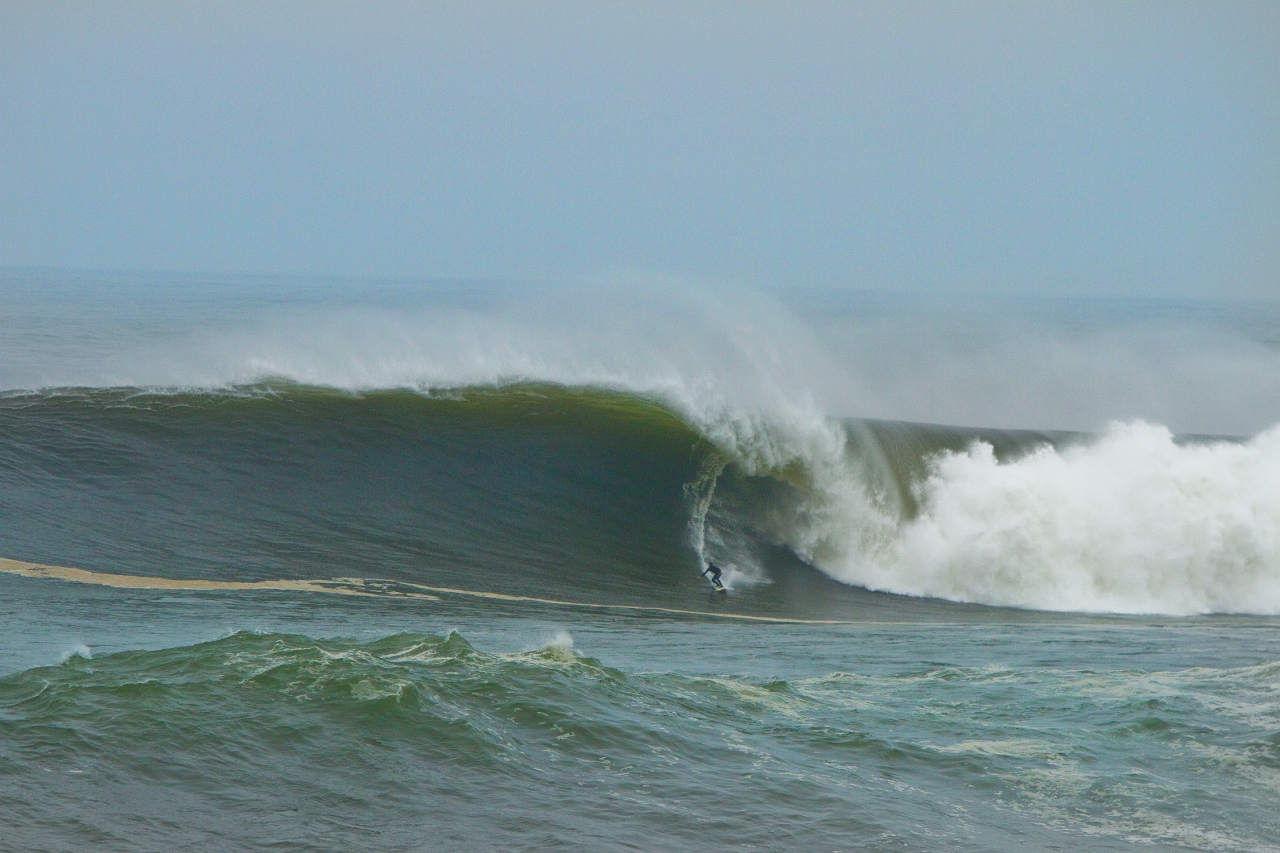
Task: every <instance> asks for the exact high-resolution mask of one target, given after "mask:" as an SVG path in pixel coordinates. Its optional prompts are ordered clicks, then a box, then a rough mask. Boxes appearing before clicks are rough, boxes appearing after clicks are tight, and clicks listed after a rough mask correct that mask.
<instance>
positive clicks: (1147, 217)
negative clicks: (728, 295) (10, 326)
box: [0, 2, 1280, 299]
mask: <svg viewBox="0 0 1280 853" xmlns="http://www.w3.org/2000/svg"><path fill="white" fill-rule="evenodd" d="M0 22H2V24H3V25H2V26H0V266H36V267H82V268H95V269H122V270H144V271H145V270H184V271H193V272H202V273H214V274H232V273H236V274H238V273H272V274H301V275H337V276H395V277H411V278H413V277H423V278H477V277H479V278H506V279H519V278H538V279H548V278H570V279H587V278H593V277H596V278H600V277H616V276H620V275H645V276H663V277H673V278H677V279H679V278H690V279H704V280H712V281H717V282H729V283H747V284H767V285H795V286H805V287H838V288H850V289H867V290H877V289H881V290H910V291H916V292H923V293H936V294H944V293H945V294H954V293H959V292H970V291H974V292H987V293H1026V294H1044V295H1114V296H1138V297H1153V296H1155V297H1224V298H1235V299H1257V298H1262V299H1275V298H1278V297H1280V239H1277V235H1280V51H1277V50H1276V49H1275V45H1276V44H1277V43H1278V42H1280V5H1276V4H1270V3H1262V2H1257V3H1230V4H1191V3H1169V4H1163V5H1158V6H1157V5H1154V4H1136V3H1131V4H1114V3H1079V4H1071V5H1070V6H1055V5H1050V4H1036V5H1031V4H1019V3H980V4H960V3H920V4H911V5H910V6H900V5H897V4H889V3H810V4H804V5H803V7H801V6H799V5H793V4H774V3H698V4H677V3H644V4H640V3H635V4H631V3H620V4H609V5H605V4H591V3H566V2H531V3H524V4H520V5H518V6H517V5H514V4H501V3H435V4H430V5H427V4H414V3H392V2H387V3H378V4H365V3H348V2H336V3H329V4H324V5H322V6H321V5H309V4H301V3H270V4H255V3H233V2H221V3H168V4H134V3H117V4H110V5H108V4H92V3H87V2H11V3H7V4H6V5H5V7H4V9H3V11H0Z"/></svg>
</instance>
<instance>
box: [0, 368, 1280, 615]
mask: <svg viewBox="0 0 1280 853" xmlns="http://www.w3.org/2000/svg"><path fill="white" fill-rule="evenodd" d="M0 434H2V435H3V436H4V439H5V440H4V442H3V445H2V446H0V506H2V508H3V509H4V511H5V517H6V528H5V530H4V533H3V535H4V543H3V544H4V546H5V552H6V555H7V556H10V557H17V558H22V559H28V560H30V561H32V562H40V563H60V564H61V563H65V564H71V565H80V566H84V567H86V568H90V569H95V570H100V571H116V572H120V573H125V574H149V575H155V576H158V577H195V578H203V579H206V580H213V581H218V582H260V581H262V580H264V579H275V578H285V579H317V578H325V577H332V576H349V575H353V574H358V575H363V576H368V577H386V578H390V579H393V580H402V581H409V582H418V583H435V584H437V585H442V586H457V587H462V588H477V587H479V588H485V589H493V590H495V591H497V592H499V593H504V594H524V595H532V596H543V597H548V598H557V599H558V598H566V597H569V598H574V599H580V600H586V601H596V602H602V601H622V602H626V603H629V604H648V605H655V606H674V607H681V606H687V605H688V603H689V602H690V601H691V600H693V599H691V596H695V595H696V596H700V595H702V594H703V593H704V592H705V591H706V587H705V585H703V584H702V582H701V580H700V578H698V574H697V573H698V571H699V568H700V565H701V562H702V560H704V559H711V560H714V561H715V562H717V563H718V564H720V565H722V566H723V567H724V568H725V569H726V570H727V571H726V577H727V579H728V581H729V584H730V586H731V588H733V590H734V591H735V593H736V594H737V595H738V597H739V601H741V602H748V603H749V602H751V601H756V602H757V603H758V604H759V605H760V607H762V608H764V610H763V611H762V612H765V613H769V612H774V613H775V615H784V616H799V617H805V616H821V615H824V614H821V613H814V612H811V609H812V606H815V605H813V601H814V600H815V599H821V598H823V597H826V596H827V594H828V592H829V590H830V587H827V586H823V584H822V581H821V578H820V577H819V576H816V575H815V573H813V572H812V569H814V568H816V569H817V570H820V572H822V573H824V574H825V576H827V577H829V578H833V579H836V580H838V581H840V582H842V583H844V584H848V585H852V586H855V587H861V588H865V589H869V590H876V591H881V592H889V593H898V594H902V595H908V596H918V597H932V598H940V599H947V600H951V601H958V602H970V603H977V604H987V605H1005V606H1015V607H1021V608H1030V609H1037V610H1069V611H1086V612H1098V613H1163V614H1193V613H1255V614H1275V613H1280V429H1272V430H1269V431H1267V432H1265V433H1263V434H1261V435H1259V436H1257V437H1255V438H1253V439H1251V440H1247V441H1228V440H1196V441H1185V440H1179V439H1177V438H1176V437H1174V436H1173V435H1172V434H1170V432H1169V431H1168V430H1166V429H1164V428H1162V427H1158V426H1154V425H1150V424H1145V423H1140V422H1135V423H1128V424H1116V425H1113V426H1112V427H1110V428H1109V429H1108V430H1107V431H1106V432H1105V433H1103V434H1101V435H1096V436H1086V435H1081V434H1068V433H1033V432H1018V431H1008V430H993V429H959V428H944V427H936V426H926V425H916V424H903V423H894V422H879V421H833V420H831V419H828V418H825V417H823V416H822V415H821V414H820V413H818V412H817V411H816V410H813V409H812V408H806V407H804V406H787V407H780V408H779V407H774V408H773V409H770V410H768V411H766V412H760V411H752V410H744V409H740V408H735V407H733V406H729V405H727V404H724V405H720V404H716V405H710V404H708V405H701V404H697V402H696V401H694V400H692V399H691V398H690V397H689V396H688V394H687V393H685V392H683V391H682V392H681V393H680V394H664V392H663V391H662V390H661V389H648V390H645V391H643V392H640V391H627V390H625V389H619V388H569V387H564V386H559V385H549V384H516V385H507V386H503V385H496V386H495V385H486V386H481V387H468V388H451V389H439V388H435V389H425V390H411V391H405V390H384V391H376V390H374V391H362V392H350V391H337V390H333V389H326V388H316V387H307V386H298V385H293V384H290V383H285V382H273V383H267V384H256V385H248V386H234V387H230V388H222V389H213V390H176V391H165V392H160V391H155V390H146V389H129V388H125V389H55V390H50V391H44V392H38V393H11V394H8V395H6V396H4V397H3V398H0ZM353 569H354V571H353ZM771 608H772V609H771ZM783 611H785V612H783Z"/></svg>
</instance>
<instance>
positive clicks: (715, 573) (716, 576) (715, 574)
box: [702, 560, 724, 589]
mask: <svg viewBox="0 0 1280 853" xmlns="http://www.w3.org/2000/svg"><path fill="white" fill-rule="evenodd" d="M707 572H710V573H711V582H712V583H713V584H715V585H716V587H717V588H719V589H724V584H723V583H721V582H720V575H722V574H724V573H723V572H721V571H720V570H719V569H718V568H716V565H715V563H712V562H711V561H709V560H708V561H707V567H706V569H704V570H703V572H702V576H703V577H704V578H705V577H706V576H707Z"/></svg>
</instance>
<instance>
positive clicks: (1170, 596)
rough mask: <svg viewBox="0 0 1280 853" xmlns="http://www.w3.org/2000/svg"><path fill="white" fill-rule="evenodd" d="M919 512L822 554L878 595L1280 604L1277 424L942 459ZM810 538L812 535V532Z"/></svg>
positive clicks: (1220, 606)
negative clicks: (883, 533)
mask: <svg viewBox="0 0 1280 853" xmlns="http://www.w3.org/2000/svg"><path fill="white" fill-rule="evenodd" d="M914 496H915V499H916V501H917V502H918V504H919V512H918V514H916V515H915V517H914V518H911V519H909V520H904V521H903V522H902V523H901V525H900V526H899V528H898V530H897V531H896V532H895V534H894V535H893V536H892V537H891V539H890V541H888V542H884V543H880V544H873V545H872V546H870V547H867V546H866V545H865V544H864V542H865V537H860V538H859V539H857V540H856V541H854V543H853V545H854V546H853V547H850V548H843V549H842V548H841V547H840V545H841V540H842V535H843V531H841V530H839V529H836V530H831V531H828V532H827V535H826V538H825V540H823V541H824V544H825V546H826V548H827V550H828V551H829V552H834V553H835V558H834V559H832V558H831V557H827V558H826V559H822V558H818V560H817V562H818V565H819V566H820V567H821V568H823V569H824V570H825V571H827V572H829V573H830V574H832V575H833V576H834V577H836V578H838V579H840V580H842V581H845V582H847V583H853V584H857V585H860V586H866V587H868V588H870V589H875V590H881V591H888V592H895V593H902V594H907V595H915V596H930V597H937V598H945V599H949V600H953V601H963V602H972V603H981V604H989V605H1001V606H1014V607H1023V608H1033V609H1038V610H1058V611H1080V612H1095V613H1102V612H1105V613H1130V614H1144V613H1145V614H1165V615H1190V614H1204V613H1249V614H1259V615H1270V614H1276V613H1280V427H1275V428H1272V429H1270V430H1268V431H1266V432H1264V433H1262V434H1260V435H1258V436H1257V437H1255V438H1254V439H1252V440H1250V441H1247V442H1239V443H1237V442H1227V441H1220V442H1212V443H1191V444H1184V443H1179V442H1178V441H1176V440H1175V439H1174V436H1173V435H1172V434H1171V433H1170V431H1169V430H1168V429H1167V428H1165V427H1162V426H1156V425H1152V424H1148V423H1144V422H1131V423H1126V424H1113V425H1112V426H1111V427H1110V428H1109V429H1108V430H1107V431H1106V432H1105V433H1104V434H1103V435H1101V436H1100V437H1098V438H1097V439H1096V440H1095V441H1093V442H1089V443H1079V444H1074V445H1068V446H1065V447H1062V448H1055V447H1053V446H1050V445H1044V446H1042V447H1041V448H1039V449H1038V450H1035V451H1033V452H1031V453H1030V454H1028V455H1026V456H1023V457H1022V458H1018V459H1014V460H1008V461H1003V462H1002V461H1001V460H999V459H998V458H997V457H996V454H995V453H994V452H993V449H992V447H991V445H990V444H987V443H984V442H975V443H974V444H972V445H971V446H970V447H969V449H968V450H967V451H965V452H954V451H944V452H942V453H940V454H938V455H936V456H934V457H933V458H932V460H931V461H930V463H929V474H928V476H927V478H926V479H925V480H923V481H922V482H918V483H917V484H916V485H915V486H914ZM811 535H812V534H811Z"/></svg>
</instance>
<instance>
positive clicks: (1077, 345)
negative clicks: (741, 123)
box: [0, 276, 1280, 615]
mask: <svg viewBox="0 0 1280 853" xmlns="http://www.w3.org/2000/svg"><path fill="white" fill-rule="evenodd" d="M7 284H8V287H9V289H10V292H11V293H12V294H13V295H14V296H15V297H16V298H15V299H14V300H13V304H14V305H15V306H17V307H18V309H19V310H18V312H17V315H18V317H19V318H20V319H21V318H22V316H23V314H24V312H25V314H26V320H27V321H28V322H25V323H12V322H11V323H8V324H6V325H5V328H4V330H3V335H0V348H2V349H3V351H4V353H5V354H6V356H7V357H6V359H5V361H4V367H3V368H0V384H3V386H4V387H5V388H6V389H8V390H7V394H9V395H10V396H13V395H18V394H23V393H31V392H36V393H39V394H46V395H50V394H52V395H56V394H59V393H66V390H65V389H91V388H98V389H135V391H136V392H137V393H143V392H147V393H156V392H159V393H167V394H177V393H191V392H206V393H219V394H228V395H236V394H252V393H260V391H255V390H254V389H261V388H264V387H265V388H268V389H269V388H270V387H272V383H276V384H279V383H286V384H290V385H297V386H301V387H314V388H329V389H337V390H341V391H345V392H349V393H353V394H362V393H371V392H379V391H386V390H394V389H407V390H409V391H412V392H413V393H417V394H421V395H423V396H425V397H428V398H433V399H447V398H448V397H449V396H450V395H454V396H465V395H466V394H467V393H470V392H473V391H475V390H476V389H486V388H488V389H502V388H522V387H526V386H538V385H546V386H554V387H560V388H565V389H586V390H591V389H595V390H598V391H605V392H609V393H612V394H617V395H621V396H624V397H634V398H637V399H641V400H648V401H652V402H654V403H656V404H657V405H659V406H660V407H662V408H663V409H665V410H667V411H669V412H671V413H672V414H673V415H674V416H675V417H677V418H678V419H679V420H681V421H683V423H684V424H686V425H687V426H688V427H689V428H690V429H691V430H692V431H693V432H694V433H696V435H697V436H699V437H700V438H701V439H703V440H705V441H706V442H707V443H708V444H709V445H710V446H711V447H713V448H714V449H715V456H714V458H710V459H708V460H707V461H706V462H705V463H704V465H703V468H702V470H701V471H700V473H699V474H698V475H697V476H696V477H695V478H692V479H691V481H690V482H688V483H686V484H685V488H684V491H685V493H686V496H687V498H688V501H687V502H688V504H689V506H688V512H689V515H690V518H689V542H690V545H691V546H692V549H693V550H694V551H695V552H696V553H697V555H698V558H699V560H702V559H705V558H707V557H708V555H711V556H714V557H715V558H716V559H718V560H719V561H720V562H721V563H723V564H725V565H726V568H728V570H729V575H728V577H729V579H730V582H731V583H732V584H737V585H738V586H739V587H740V588H741V587H747V586H750V585H752V584H760V583H767V582H769V580H770V579H769V577H768V576H767V573H766V572H765V571H764V570H763V569H762V568H761V566H760V561H759V559H758V558H757V557H756V556H753V554H752V552H751V549H750V548H749V547H746V545H745V544H744V543H745V542H746V540H748V539H750V538H752V537H764V538H766V539H768V540H770V541H775V542H778V543H781V544H782V545H784V546H785V547H786V548H788V549H789V550H791V551H792V552H793V553H794V554H796V555H797V556H799V557H800V558H801V559H802V560H804V561H805V562H806V563H808V564H810V565H812V566H814V567H816V568H818V569H819V570H821V571H822V572H824V573H826V574H827V575H828V576H830V577H832V578H834V579H836V580H838V581H840V582H842V583H845V584H849V585H853V586H856V587H861V588H865V589H868V590H874V591H882V592H890V593H897V594H902V595H909V596H919V597H931V598H939V599H945V600H951V601H957V602H969V603H976V604H986V605H996V606H1012V607H1021V608H1030V609H1037V610H1052V611H1078V612H1091V613H1135V614H1138V613H1147V614H1170V615H1186V614H1196V613H1253V614H1276V613H1280V476H1277V475H1280V428H1277V427H1272V426H1269V423H1270V422H1271V421H1273V420H1274V418H1275V415H1276V413H1277V411H1280V381H1277V379H1276V377H1277V376H1280V348H1277V346H1276V344H1275V340H1274V339H1273V338H1268V337H1267V334H1269V332H1268V330H1269V329H1272V328H1274V327H1269V326H1267V325H1266V323H1265V322H1264V321H1260V319H1259V317H1260V312H1259V311H1257V310H1239V309H1233V308H1232V306H1225V307H1223V306H1208V307H1207V308H1205V309H1204V310H1203V311H1202V312H1200V313H1201V314H1203V315H1204V316H1206V317H1207V318H1208V320H1207V321H1205V320H1203V319H1201V320H1200V321H1198V322H1188V320H1187V317H1188V316H1192V315H1190V314H1189V309H1188V307H1187V306H1185V305H1181V304H1175V305H1172V306H1168V305H1164V306H1162V305H1153V306H1145V307H1143V306H1137V307H1135V306H1133V305H1130V304H1128V303H1119V304H1111V303H1101V304H1095V305H1090V306H1084V307H1082V306H1080V305H1079V304H1074V303H1067V304H1063V305H1058V306H1056V308H1057V311H1058V315H1059V316H1057V317H1050V319H1048V320H1046V319H1045V318H1044V317H1045V314H1046V311H1047V310H1048V309H1049V308H1051V307H1054V306H1046V305H1044V304H1039V303H1036V304H1032V305H1030V306H1028V305H1023V304H1018V303H1016V302H1015V303H1013V304H1011V305H1005V306H1003V307H1001V306H998V305H993V304H992V303H991V302H990V301H988V302H985V303H980V304H979V306H978V307H976V308H975V307H973V306H968V305H965V304H964V303H957V304H952V305H949V306H944V307H943V308H941V309H939V308H937V307H936V306H934V307H930V306H927V305H920V304H916V303H913V302H912V301H911V300H910V299H899V300H896V301H893V300H890V301H888V302H886V301H885V300H884V298H876V299H866V298H864V299H862V300H859V299H856V298H851V299H847V300H845V302H844V303H839V302H836V303H833V302H832V299H833V297H832V296H831V295H829V294H823V293H816V294H814V293H804V292H802V293H799V294H790V295H788V294H781V295H779V294H767V293H748V294H743V293H742V292H729V291H726V290H723V289H716V288H715V287H711V286H707V285H704V284H696V283H690V282H653V281H645V282H629V281H621V282H605V283H596V284H594V285H592V286H590V287H588V286H587V285H583V284H559V285H554V286H553V285H538V286H529V287H523V288H513V287H509V286H501V285H475V284H465V285H464V284H455V285H449V284H443V285H436V286H434V287H432V288H423V287H415V286H413V285H411V284H404V283H401V284H396V283H364V284H356V285H352V284H346V285H339V284H336V283H332V282H330V283H324V282H321V283H318V284H317V283H305V282H302V283H300V282H284V283H280V282H264V281H261V280H242V281H234V280H233V281H229V282H228V281H223V282H219V283H214V284H208V283H206V284H204V285H198V283H192V282H181V281H179V282H177V283H173V282H168V283H159V284H158V283H156V282H154V281H147V280H145V279H142V280H139V279H136V278H135V279H122V280H118V281H115V282H112V283H111V286H109V287H103V286H101V284H99V286H98V287H96V288H95V287H93V286H89V285H83V284H76V283H75V282H71V283H66V282H61V283H58V284H55V285H53V286H52V287H50V286H49V282H47V281H41V280H39V279H24V278H23V277H22V276H11V278H10V280H9V281H8V283H7ZM60 291H61V292H60ZM264 292H270V293H271V294H272V296H271V298H263V297H261V296H259V295H258V294H259V293H264ZM192 294H195V295H194V296H193V295H192ZM833 305H835V308H833ZM1139 309H1141V310H1139ZM1194 316H1199V315H1194ZM1263 320H1265V317H1264V318H1263ZM946 324H949V325H946ZM921 328H926V329H932V330H934V331H937V330H939V329H941V328H945V330H946V333H945V334H938V335H937V336H936V337H937V338H938V339H939V340H941V341H942V343H941V344H939V343H938V342H936V341H931V342H924V343H919V342H917V343H916V344H912V345H908V344H909V343H910V342H911V341H912V340H916V341H918V339H917V338H912V337H911V336H912V335H913V334H914V335H918V330H919V329H921ZM904 339H906V342H905V343H904ZM921 348H925V349H930V348H931V349H930V352H929V356H930V359H931V361H930V362H929V365H928V368H927V369H925V368H921V367H920V366H919V364H914V365H913V362H920V363H923V362H922V357H921V355H920V353H919V350H920V349H921ZM1158 359H1163V360H1162V361H1160V362H1159V365H1158V366H1159V373H1160V376H1159V378H1156V374H1155V371H1154V370H1153V363H1154V362H1156V361H1157V360H1158ZM1029 364H1038V365H1039V376H1038V377H1028V376H1027V375H1026V373H1027V371H1028V367H1027V365H1029ZM1069 368H1074V371H1073V372H1069V370H1068V369H1069ZM1000 370H1003V371H1005V373H1006V374H1007V375H1006V376H1005V377H1004V379H1005V384H1004V390H1005V392H1006V393H1005V395H1004V396H1003V397H1001V396H1000V395H999V394H998V393H997V392H996V391H993V387H992V386H993V383H994V382H995V379H996V378H999V377H998V376H996V377H994V378H993V376H992V373H993V371H1000ZM965 374H969V375H972V376H973V377H975V378H974V380H973V381H971V382H968V383H966V382H964V381H963V380H962V378H961V377H962V376H963V375H965ZM1102 375H1105V376H1108V377H1109V379H1108V381H1106V382H1097V381H1095V379H1096V378H1097V377H1098V376H1102ZM1140 380H1141V381H1142V382H1145V383H1146V385H1144V386H1142V391H1141V392H1135V390H1134V389H1135V388H1137V387H1138V386H1139V381H1140ZM1175 392H1176V393H1175ZM1225 392H1230V393H1229V394H1227V395H1226V396H1227V397H1228V398H1229V400H1228V401H1226V402H1224V393H1225ZM1129 394H1133V395H1134V396H1135V397H1136V398H1137V399H1136V400H1135V399H1132V398H1130V397H1129V396H1128V395H1129ZM975 396H978V397H981V398H983V402H984V404H985V405H986V407H987V409H986V411H985V414H984V417H985V418H986V420H985V421H984V422H983V423H982V424H981V425H980V426H981V427H984V428H986V429H988V430H993V429H1004V430H1006V432H1008V429H1009V428H1012V427H1023V428H1026V427H1033V428H1037V429H1039V430H1041V431H1043V430H1046V429H1049V430H1057V432H1052V433H1044V432H1040V433H1036V434H1029V435H1026V436H1023V437H1018V438H1012V439H1011V438H1010V437H1009V436H1012V435H1013V433H1008V435H1006V436H1005V439H1006V440H1005V443H1006V444H1009V442H1010V441H1012V444H1011V445H1010V446H1008V447H1003V448H1002V450H1001V452H996V449H995V448H994V447H993V444H992V440H993V439H991V438H990V437H989V436H988V437H986V438H984V436H983V435H982V433H981V430H980V429H977V428H975V429H973V430H970V431H969V434H968V435H967V437H966V436H965V432H964V430H963V429H959V430H955V431H953V432H954V433H955V434H954V435H953V436H952V437H951V439H950V440H949V441H946V442H943V444H944V445H946V446H940V445H937V444H936V443H935V444H933V445H931V444H930V443H929V440H927V439H925V438H920V437H917V438H914V439H912V438H908V439H905V444H904V439H902V437H901V434H902V433H912V430H913V429H914V428H912V427H910V425H909V424H904V425H900V426H898V427H896V428H893V429H891V428H890V427H889V426H887V425H886V424H885V423H882V424H881V426H880V428H879V429H871V428H869V427H868V426H867V424H868V422H871V423H877V422H886V421H887V422H889V423H891V422H901V421H906V420H909V419H910V420H916V419H918V420H924V421H926V422H928V423H956V422H957V421H959V422H964V421H963V420H961V419H963V418H965V417H968V416H970V411H969V407H970V406H971V401H972V399H973V398H974V397H975ZM922 397H928V398H930V399H931V400H932V408H922V403H921V399H922ZM1131 412H1137V413H1139V414H1144V415H1145V414H1168V415H1170V416H1172V418H1173V419H1175V420H1176V422H1177V423H1179V424H1180V425H1182V426H1183V430H1182V434H1181V435H1180V434H1175V433H1174V432H1173V431H1172V430H1171V429H1170V428H1169V427H1168V426H1165V425H1162V424H1159V423H1155V422H1153V421H1151V420H1150V419H1147V418H1143V417H1125V418H1122V419H1116V418H1117V415H1126V414H1129V413H1131ZM907 416H910V418H908V417H907ZM1245 429H1249V430H1253V431H1254V432H1255V433H1256V434H1253V436H1252V437H1243V436H1242V433H1241V431H1242V430H1245ZM894 430H896V433H897V434H899V437H898V440H897V441H896V444H895V442H892V441H890V442H887V441H886V440H885V435H886V433H887V432H891V431H894ZM919 430H921V431H925V432H927V428H926V427H923V426H922V427H920V428H919ZM1188 433H1198V435H1188ZM1205 433H1213V434H1217V435H1224V436H1225V435H1232V434H1234V436H1236V437H1229V438H1228V437H1223V438H1213V437H1209V436H1206V435H1204V434H1205ZM922 435H923V433H922ZM994 440H996V441H997V442H999V439H998V438H997V439H994ZM890 445H893V446H890ZM904 448H905V449H904ZM726 465H729V466H732V468H733V469H734V470H736V471H739V472H742V473H743V474H745V475H747V476H749V477H754V478H765V479H769V480H772V481H775V482H776V483H778V484H781V486H782V487H784V488H785V494H780V495H778V496H775V498H774V499H773V501H772V503H771V504H770V505H768V506H765V507H759V506H756V507H753V508H752V510H751V517H745V518H744V517H742V514H743V513H742V510H741V507H739V508H738V509H737V514H736V515H735V512H734V511H730V510H729V509H727V508H724V507H721V508H719V509H718V508H717V500H716V488H717V479H718V478H719V477H720V476H721V474H722V473H723V472H724V469H725V466H726ZM709 542H710V543H712V544H711V545H710V550H709V545H708V543H709Z"/></svg>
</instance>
